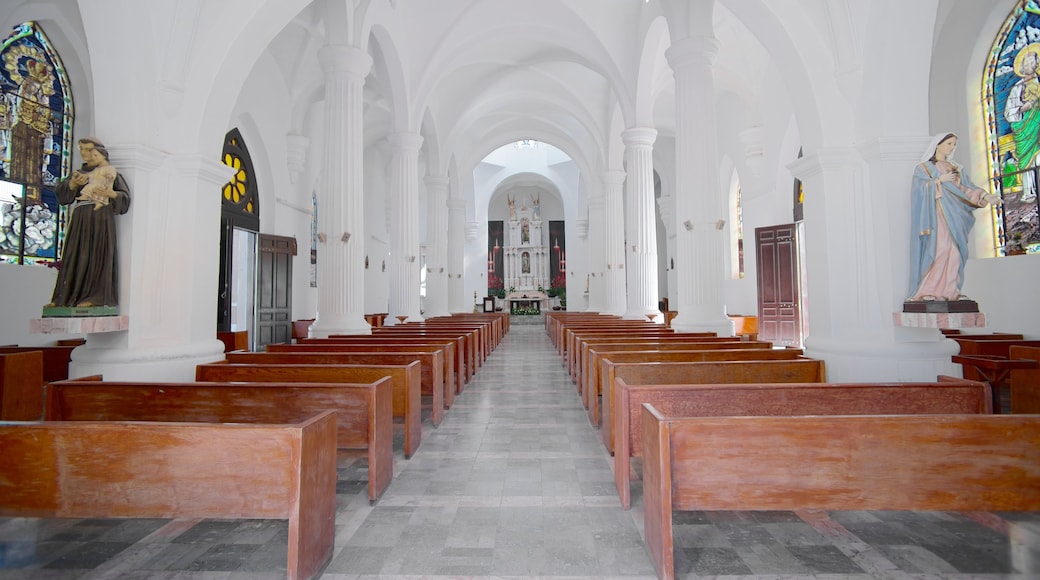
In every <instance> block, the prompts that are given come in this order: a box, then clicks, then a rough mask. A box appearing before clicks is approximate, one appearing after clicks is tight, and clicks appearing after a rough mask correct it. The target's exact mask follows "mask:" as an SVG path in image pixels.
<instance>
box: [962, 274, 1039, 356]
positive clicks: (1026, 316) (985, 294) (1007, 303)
mask: <svg viewBox="0 0 1040 580" xmlns="http://www.w3.org/2000/svg"><path fill="white" fill-rule="evenodd" d="M1038 288H1040V255H1037V254H1029V255H1025V256H1008V257H1005V258H972V259H969V260H968V263H967V265H966V266H965V269H964V294H965V295H967V296H968V297H969V298H971V299H972V300H974V301H976V302H978V303H979V310H980V311H981V312H983V313H984V314H985V315H986V328H982V329H978V330H977V331H975V332H1017V333H1020V334H1023V335H1025V337H1026V338H1031V339H1040V307H1038V306H1037V303H1036V294H1037V289H1038ZM964 332H970V329H965V330H964Z"/></svg>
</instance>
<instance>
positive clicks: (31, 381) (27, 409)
mask: <svg viewBox="0 0 1040 580" xmlns="http://www.w3.org/2000/svg"><path fill="white" fill-rule="evenodd" d="M43 382H44V381H43V352H41V351H38V350H30V351H25V352H12V353H7V354H0V421H38V420H39V419H40V417H42V416H43Z"/></svg>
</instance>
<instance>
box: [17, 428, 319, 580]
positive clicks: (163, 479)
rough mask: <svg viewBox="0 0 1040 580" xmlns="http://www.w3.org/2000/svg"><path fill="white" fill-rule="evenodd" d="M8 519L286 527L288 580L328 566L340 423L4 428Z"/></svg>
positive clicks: (299, 579) (301, 579)
mask: <svg viewBox="0 0 1040 580" xmlns="http://www.w3.org/2000/svg"><path fill="white" fill-rule="evenodd" d="M0 448H3V449H4V452H3V453H2V454H0V515H3V516H14V517H61V518H112V517H147V518H228V519H232V518H234V519H238V518H278V519H282V518H284V519H288V520H289V538H288V545H289V547H288V577H289V578H290V579H291V580H306V579H309V578H314V577H317V576H318V575H320V573H321V571H322V569H323V568H324V566H325V565H326V563H327V562H328V561H329V560H330V559H331V557H332V551H333V547H334V542H333V540H334V538H335V524H336V521H335V516H336V449H335V448H336V420H335V416H334V413H332V412H329V411H325V412H322V413H319V414H317V415H315V416H313V417H309V418H307V419H305V420H303V421H300V422H298V423H295V424H279V425H228V424H208V423H179V422H178V423H141V422H121V421H117V422H107V421H106V422H83V423H73V422H34V423H0Z"/></svg>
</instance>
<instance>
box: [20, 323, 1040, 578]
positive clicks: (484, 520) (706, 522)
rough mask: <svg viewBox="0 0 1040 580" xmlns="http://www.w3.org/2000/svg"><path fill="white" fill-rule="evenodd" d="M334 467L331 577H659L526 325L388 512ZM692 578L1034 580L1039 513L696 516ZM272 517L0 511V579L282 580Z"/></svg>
mask: <svg viewBox="0 0 1040 580" xmlns="http://www.w3.org/2000/svg"><path fill="white" fill-rule="evenodd" d="M365 475H366V473H365V464H364V462H363V460H355V459H352V458H349V457H341V458H340V469H339V485H338V488H337V503H338V511H337V516H336V529H337V535H336V544H335V552H334V556H333V558H332V561H331V562H330V563H329V565H328V566H327V568H326V569H325V572H324V574H323V575H322V576H321V578H323V579H326V580H332V579H347V578H434V577H438V578H440V577H443V578H447V577H452V578H537V577H541V578H549V577H552V578H656V575H655V573H654V569H653V565H652V564H651V562H650V558H649V555H648V554H647V552H646V548H645V547H644V545H643V541H642V518H643V514H642V511H641V509H640V508H641V505H640V496H641V490H640V489H639V487H638V485H637V486H636V487H635V489H634V490H633V494H634V495H633V498H634V505H633V509H632V510H630V511H623V510H621V508H620V505H619V502H618V499H617V494H616V491H615V488H614V484H613V479H612V474H611V461H610V456H609V455H608V454H607V453H606V451H605V450H604V448H603V446H602V445H601V444H600V443H599V440H598V438H597V434H596V431H595V430H594V429H593V428H592V427H591V426H590V425H589V423H588V420H587V418H586V415H585V412H584V410H583V409H582V407H581V403H580V401H579V399H578V397H577V394H576V392H575V390H574V386H573V384H572V383H571V381H570V379H569V378H568V376H567V373H566V372H565V370H564V369H563V367H562V366H561V364H560V360H559V358H558V357H557V355H556V353H555V351H554V350H553V348H552V345H551V344H550V342H549V340H548V338H547V337H546V335H545V333H544V331H543V329H542V327H541V326H537V325H522V324H514V325H513V327H512V330H511V331H510V333H509V334H508V335H507V337H506V338H505V340H504V341H503V343H502V344H501V346H500V347H499V348H498V349H497V350H496V351H495V352H494V353H493V354H492V355H491V357H490V358H489V359H488V360H487V362H486V363H485V364H484V366H483V367H482V368H481V369H480V371H479V372H478V373H477V375H476V376H475V377H474V378H473V380H472V381H471V382H470V384H469V385H468V386H467V388H466V390H465V392H464V393H463V394H462V395H461V396H460V397H459V398H458V399H457V400H456V403H455V405H454V407H453V408H452V409H451V410H449V411H448V412H447V414H446V416H445V419H444V421H443V422H442V423H441V425H440V426H439V427H437V428H433V427H432V425H431V424H430V423H429V421H426V422H424V428H423V442H422V446H421V447H420V449H419V451H418V452H417V453H416V454H415V456H413V457H412V458H411V459H408V460H405V459H404V458H403V455H401V454H400V452H398V456H397V459H396V464H395V474H394V481H393V483H392V484H391V485H390V488H389V489H388V490H387V492H386V493H385V495H384V496H383V497H382V498H381V499H380V500H379V502H378V503H377V504H376V505H374V506H373V505H369V503H368V501H367V497H366V492H365ZM675 525H676V528H675V544H676V566H677V570H678V572H679V575H680V577H685V578H727V579H744V578H757V579H763V580H765V579H784V580H786V579H792V578H820V579H833V580H839V579H841V580H850V579H857V580H858V579H868V578H891V579H902V578H907V579H924V578H950V579H969V578H970V579H976V578H979V579H981V578H1040V514H1038V513H949V512H686V513H680V514H677V515H676V517H675ZM286 534H287V525H286V523H285V522H284V521H277V520H275V521H268V520H235V521H221V520H202V521H195V520H107V519H106V520H59V519H45V520H43V519H28V518H16V519H12V518H7V519H3V518H0V579H32V580H49V579H72V578H84V579H107V578H118V579H164V580H173V579H178V580H179V579H213V580H216V579H260V580H266V579H269V578H272V579H273V578H284V577H285V558H286V548H285V545H286V537H287V536H286Z"/></svg>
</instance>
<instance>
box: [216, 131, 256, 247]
mask: <svg viewBox="0 0 1040 580" xmlns="http://www.w3.org/2000/svg"><path fill="white" fill-rule="evenodd" d="M222 161H223V162H224V165H227V166H228V167H230V168H232V169H234V170H235V173H234V175H232V176H231V180H230V181H228V182H227V183H225V184H224V187H223V188H222V189H221V195H222V196H223V202H222V203H223V210H222V211H221V215H222V216H223V217H224V218H225V219H227V220H229V221H230V222H231V225H233V226H234V227H236V228H241V229H244V230H249V231H251V232H259V231H260V203H259V199H258V197H257V191H256V173H255V172H254V171H253V161H252V159H250V157H249V149H247V148H246V143H245V141H244V140H243V139H242V134H241V133H239V131H238V129H232V130H230V131H228V132H227V135H225V136H224V157H223V159H222Z"/></svg>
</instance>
